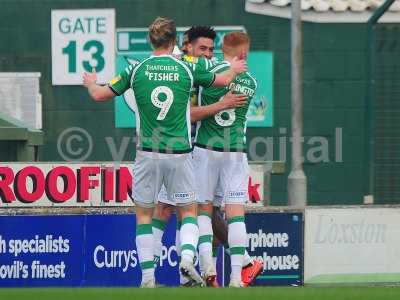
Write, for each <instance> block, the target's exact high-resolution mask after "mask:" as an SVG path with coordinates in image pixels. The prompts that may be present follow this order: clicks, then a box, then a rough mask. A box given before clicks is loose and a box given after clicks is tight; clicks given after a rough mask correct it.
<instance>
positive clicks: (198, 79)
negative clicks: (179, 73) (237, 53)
mask: <svg viewBox="0 0 400 300" xmlns="http://www.w3.org/2000/svg"><path fill="white" fill-rule="evenodd" d="M188 66H189V67H191V68H192V73H193V79H194V84H195V85H201V86H202V87H205V88H207V87H209V86H217V87H218V86H220V87H223V86H227V85H229V83H231V81H232V80H234V79H235V77H236V76H237V75H239V74H240V73H242V72H245V71H247V63H246V61H245V60H242V59H241V60H239V59H238V58H236V57H235V58H234V59H233V60H232V62H231V66H230V67H229V69H228V70H226V71H224V72H222V73H219V74H214V73H213V72H210V71H208V70H207V68H206V67H204V66H203V64H202V63H198V64H188Z"/></svg>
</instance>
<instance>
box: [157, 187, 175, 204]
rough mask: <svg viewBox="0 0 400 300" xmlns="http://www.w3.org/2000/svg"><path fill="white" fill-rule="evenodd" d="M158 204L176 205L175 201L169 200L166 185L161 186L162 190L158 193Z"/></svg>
mask: <svg viewBox="0 0 400 300" xmlns="http://www.w3.org/2000/svg"><path fill="white" fill-rule="evenodd" d="M157 202H161V203H164V204H169V205H175V203H174V202H173V201H171V200H169V198H168V193H167V189H166V188H165V185H162V186H161V190H160V192H159V193H158V197H157Z"/></svg>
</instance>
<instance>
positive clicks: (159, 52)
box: [153, 45, 174, 56]
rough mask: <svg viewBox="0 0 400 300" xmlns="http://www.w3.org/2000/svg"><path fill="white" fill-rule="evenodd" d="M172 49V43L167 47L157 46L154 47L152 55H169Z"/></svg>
mask: <svg viewBox="0 0 400 300" xmlns="http://www.w3.org/2000/svg"><path fill="white" fill-rule="evenodd" d="M173 50H174V46H173V45H172V46H170V47H168V48H157V49H154V51H153V55H154V56H159V55H171V54H172V51H173Z"/></svg>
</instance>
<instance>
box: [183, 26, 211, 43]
mask: <svg viewBox="0 0 400 300" xmlns="http://www.w3.org/2000/svg"><path fill="white" fill-rule="evenodd" d="M187 35H188V40H189V43H192V42H194V41H195V40H197V39H198V38H201V37H202V38H209V39H212V40H213V41H214V40H215V38H216V36H217V34H216V32H215V30H214V28H212V27H211V26H192V27H190V29H189V30H188V31H187Z"/></svg>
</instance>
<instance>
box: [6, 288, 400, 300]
mask: <svg viewBox="0 0 400 300" xmlns="http://www.w3.org/2000/svg"><path fill="white" fill-rule="evenodd" d="M0 299H7V300H11V299H30V300H36V299H38V300H39V299H40V300H50V299H51V300H53V299H58V300H64V299H73V300H90V299H95V300H102V299H104V300H119V299H143V300H151V299H157V300H158V299H174V300H180V299H185V300H187V299H190V300H197V299H199V300H205V299H207V300H209V299H230V300H236V299H238V300H240V299H243V300H245V299H246V300H247V299H268V300H275V299H276V300H291V299H293V300H294V299H296V300H303V299H304V300H314V299H315V300H321V299H323V300H357V299H360V300H361V299H362V300H378V299H384V300H390V299H396V300H397V299H400V287H382V286H379V287H366V286H359V287H250V288H245V289H233V288H220V289H211V288H156V289H139V288H30V289H14V288H13V289H8V288H6V289H1V290H0Z"/></svg>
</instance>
